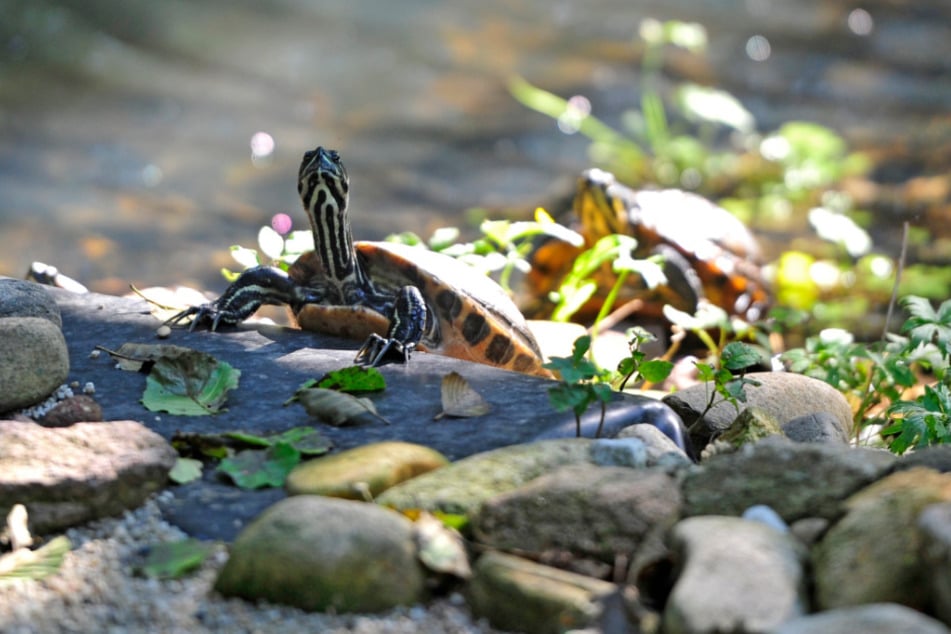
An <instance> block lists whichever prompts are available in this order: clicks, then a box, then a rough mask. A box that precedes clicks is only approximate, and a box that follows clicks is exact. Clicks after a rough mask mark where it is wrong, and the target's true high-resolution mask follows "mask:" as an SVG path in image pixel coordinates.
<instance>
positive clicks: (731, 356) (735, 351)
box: [720, 341, 763, 372]
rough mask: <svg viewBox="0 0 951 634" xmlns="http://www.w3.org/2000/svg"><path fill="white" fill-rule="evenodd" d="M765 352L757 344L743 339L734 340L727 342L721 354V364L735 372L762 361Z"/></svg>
mask: <svg viewBox="0 0 951 634" xmlns="http://www.w3.org/2000/svg"><path fill="white" fill-rule="evenodd" d="M762 361H763V354H762V353H761V352H760V350H759V349H758V348H756V347H755V346H751V345H749V344H748V343H743V342H742V341H733V342H731V343H728V344H726V346H724V348H723V352H722V353H721V354H720V364H721V365H722V366H723V367H724V368H726V369H727V370H732V371H734V372H736V371H739V370H745V369H746V368H748V367H750V366H754V365H757V364H759V363H762Z"/></svg>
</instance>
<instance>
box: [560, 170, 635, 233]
mask: <svg viewBox="0 0 951 634" xmlns="http://www.w3.org/2000/svg"><path fill="white" fill-rule="evenodd" d="M635 205H636V202H635V200H634V192H633V191H632V190H630V189H628V188H627V187H625V186H624V185H621V184H620V183H618V182H617V179H616V178H615V177H614V174H612V173H611V172H606V171H604V170H601V169H597V168H594V169H589V170H585V171H584V172H582V173H581V176H580V177H579V178H578V188H577V193H576V194H575V200H574V211H575V214H576V215H577V216H578V218H579V219H580V220H581V225H582V226H583V227H586V228H587V231H588V233H590V234H593V235H594V236H595V237H596V238H600V237H602V236H606V235H609V234H612V233H623V232H624V226H625V224H626V222H627V215H628V212H629V210H630V209H632V208H633V207H634V206H635Z"/></svg>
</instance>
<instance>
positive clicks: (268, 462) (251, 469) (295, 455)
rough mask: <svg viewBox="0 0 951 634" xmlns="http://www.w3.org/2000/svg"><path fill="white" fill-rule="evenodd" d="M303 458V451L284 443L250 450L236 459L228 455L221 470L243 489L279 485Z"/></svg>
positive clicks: (219, 468)
mask: <svg viewBox="0 0 951 634" xmlns="http://www.w3.org/2000/svg"><path fill="white" fill-rule="evenodd" d="M300 460H301V452H300V451H298V450H297V449H295V448H294V447H292V446H291V445H289V444H287V443H283V442H281V443H276V444H274V445H273V446H271V447H268V448H267V449H264V450H261V449H247V450H245V451H242V452H239V453H238V454H237V455H236V456H234V457H233V458H225V459H224V460H222V461H221V464H220V465H218V471H220V472H222V473H224V474H225V475H227V476H229V477H230V478H231V479H232V480H233V481H234V483H235V484H237V485H238V486H239V487H241V488H242V489H260V488H262V487H280V486H284V481H285V480H286V479H287V474H288V473H290V472H291V469H293V468H294V467H295V466H297V464H298V463H299V462H300Z"/></svg>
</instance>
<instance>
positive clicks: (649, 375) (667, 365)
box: [637, 359, 674, 383]
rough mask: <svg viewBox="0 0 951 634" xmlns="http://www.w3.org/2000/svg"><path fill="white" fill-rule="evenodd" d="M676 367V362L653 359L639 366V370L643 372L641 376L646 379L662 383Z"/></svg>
mask: <svg viewBox="0 0 951 634" xmlns="http://www.w3.org/2000/svg"><path fill="white" fill-rule="evenodd" d="M673 369H674V364H673V363H671V362H670V361H666V360H664V359H653V360H651V361H644V362H643V363H641V364H640V366H639V367H638V369H637V370H638V372H640V373H641V376H642V377H644V380H645V381H648V382H650V383H660V382H661V381H663V380H664V379H666V378H667V377H668V376H670V372H671V371H672V370H673Z"/></svg>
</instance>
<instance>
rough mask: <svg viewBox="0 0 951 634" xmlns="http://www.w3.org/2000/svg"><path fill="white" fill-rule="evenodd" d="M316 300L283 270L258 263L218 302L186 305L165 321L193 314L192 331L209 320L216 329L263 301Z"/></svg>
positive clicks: (299, 302) (237, 320)
mask: <svg viewBox="0 0 951 634" xmlns="http://www.w3.org/2000/svg"><path fill="white" fill-rule="evenodd" d="M317 301H319V299H318V298H316V297H314V292H313V291H311V290H309V289H306V288H304V287H302V286H299V285H298V284H297V283H295V282H294V281H293V280H292V279H291V278H290V277H288V276H287V273H285V272H284V271H282V270H281V269H278V268H275V267H273V266H256V267H254V268H251V269H248V270H246V271H244V272H243V273H241V275H239V276H238V279H236V280H235V281H234V282H232V283H231V285H230V286H228V288H226V289H225V292H224V293H222V294H221V297H219V298H218V299H216V300H215V301H213V302H210V303H208V304H202V305H201V306H191V307H189V308H186V309H185V310H183V311H182V312H180V313H178V314H177V315H174V316H173V317H171V318H170V319H168V320H167V321H166V322H165V323H166V324H177V323H179V322H181V321H182V320H184V319H186V318H188V317H192V316H193V315H194V317H193V319H192V321H191V325H190V326H189V328H188V329H189V330H194V329H195V326H197V325H199V324H200V323H201V322H203V321H209V322H210V327H211V330H215V329H217V328H218V325H219V324H228V325H232V326H233V325H236V324H238V323H240V322H242V321H244V320H245V319H247V318H248V317H250V316H251V315H253V314H254V311H256V310H257V309H258V308H260V307H261V306H262V305H263V304H275V305H280V304H288V305H289V306H291V307H292V308H293V307H299V306H301V305H303V304H305V303H308V302H317Z"/></svg>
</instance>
